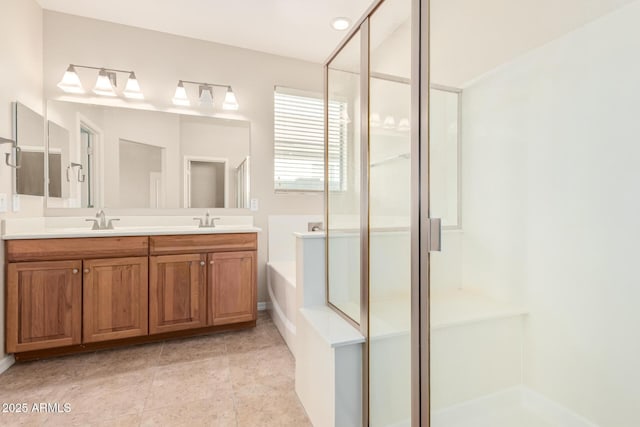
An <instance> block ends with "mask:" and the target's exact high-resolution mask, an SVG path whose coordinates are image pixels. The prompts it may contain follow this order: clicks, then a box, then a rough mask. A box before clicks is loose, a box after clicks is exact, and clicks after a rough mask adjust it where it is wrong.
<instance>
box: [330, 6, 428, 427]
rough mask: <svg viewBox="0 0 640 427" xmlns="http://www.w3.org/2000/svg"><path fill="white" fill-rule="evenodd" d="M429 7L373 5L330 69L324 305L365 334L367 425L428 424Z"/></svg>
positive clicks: (332, 62)
mask: <svg viewBox="0 0 640 427" xmlns="http://www.w3.org/2000/svg"><path fill="white" fill-rule="evenodd" d="M427 5H428V2H426V1H417V0H414V1H412V0H384V1H379V2H376V3H375V4H374V5H373V6H372V7H371V9H370V10H369V11H368V12H367V13H366V15H365V16H364V18H363V19H362V20H361V21H360V22H358V23H357V24H356V25H355V26H354V28H353V30H352V31H351V33H350V34H349V35H348V36H347V37H346V39H345V41H344V42H343V43H342V44H341V45H340V47H339V48H338V49H337V50H336V51H335V52H334V53H333V54H332V55H331V56H330V58H329V60H328V61H327V62H326V64H325V90H326V93H325V100H326V102H325V108H326V110H325V120H326V125H325V133H326V135H325V148H326V150H325V156H326V163H325V167H326V171H325V190H326V233H327V244H326V251H327V254H326V259H327V274H326V277H327V299H328V301H327V302H328V304H329V305H330V306H331V307H333V308H334V309H335V310H336V311H337V312H338V313H340V314H341V315H342V316H343V317H344V318H345V319H347V320H348V321H349V322H350V323H351V324H353V325H354V326H355V327H357V328H359V329H360V331H361V333H362V334H363V335H364V336H365V338H366V340H365V344H364V351H363V355H364V356H363V361H362V368H363V390H362V396H363V425H370V426H409V425H414V426H417V425H427V423H428V420H429V417H428V386H427V384H428V382H427V381H428V363H427V361H428V335H427V331H428V317H427V316H428V313H427V311H426V310H425V309H424V308H425V307H426V298H427V291H426V289H427V280H428V276H427V270H426V267H427V264H426V261H427V260H426V256H427V248H426V245H427V243H428V242H429V241H431V240H432V239H431V238H432V237H433V238H434V239H435V238H437V236H436V235H433V236H432V235H431V234H430V230H431V222H430V221H429V219H428V216H427V213H428V211H427V210H426V209H425V208H426V204H422V205H421V203H420V201H421V200H424V201H426V199H421V197H420V190H421V188H427V187H426V186H425V185H423V184H421V182H423V181H424V183H426V179H427V178H428V174H427V163H426V159H427V157H426V156H427V152H426V147H427V146H428V141H427V138H428V132H427V124H428V123H427V121H426V119H425V118H424V117H423V116H424V115H425V113H426V112H427V111H428V109H427V105H428V98H429V90H428V74H427V73H428V63H427V55H426V49H427V45H426V40H427V35H428V32H427V19H426V18H427V12H428V11H427ZM336 111H340V112H341V113H340V114H336V113H335V112H336ZM421 119H422V120H423V123H420V121H421ZM421 230H422V231H421ZM434 230H436V229H434ZM436 231H437V230H436ZM412 260H413V262H412ZM421 266H422V267H423V268H422V271H421ZM420 305H422V308H423V310H421V307H420Z"/></svg>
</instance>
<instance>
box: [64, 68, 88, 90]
mask: <svg viewBox="0 0 640 427" xmlns="http://www.w3.org/2000/svg"><path fill="white" fill-rule="evenodd" d="M58 87H59V88H60V89H62V90H63V91H65V92H67V93H76V94H81V93H84V88H83V87H82V83H81V82H80V77H78V73H76V68H75V67H74V66H73V65H69V67H68V68H67V71H65V72H64V76H62V80H60V83H58Z"/></svg>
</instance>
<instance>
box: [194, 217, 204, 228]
mask: <svg viewBox="0 0 640 427" xmlns="http://www.w3.org/2000/svg"><path fill="white" fill-rule="evenodd" d="M193 219H194V220H195V221H198V222H199V223H198V227H203V225H202V218H198V217H194V218H193Z"/></svg>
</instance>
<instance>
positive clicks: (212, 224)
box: [211, 218, 220, 227]
mask: <svg viewBox="0 0 640 427" xmlns="http://www.w3.org/2000/svg"><path fill="white" fill-rule="evenodd" d="M216 220H218V221H219V220H220V218H211V227H215V226H216Z"/></svg>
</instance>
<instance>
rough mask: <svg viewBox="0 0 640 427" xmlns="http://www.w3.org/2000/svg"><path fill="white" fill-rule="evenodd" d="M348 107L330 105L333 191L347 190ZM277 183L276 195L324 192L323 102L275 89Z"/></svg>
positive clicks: (331, 182) (275, 170)
mask: <svg viewBox="0 0 640 427" xmlns="http://www.w3.org/2000/svg"><path fill="white" fill-rule="evenodd" d="M346 108H347V104H346V103H345V102H337V101H332V102H331V103H330V104H329V123H330V125H329V144H330V145H333V146H334V149H332V150H331V151H330V152H331V153H336V154H333V155H334V156H336V158H335V159H332V162H331V163H332V164H335V165H337V166H336V167H334V168H332V169H333V170H330V171H329V186H330V188H331V190H333V191H344V190H345V188H346V165H347V144H346V142H347V121H346V120H341V118H342V117H346V116H347V114H346ZM274 145H275V146H274V183H275V189H276V191H324V102H323V100H322V97H321V96H320V95H313V94H308V93H302V92H299V91H293V90H291V89H285V88H281V87H276V90H275V93H274Z"/></svg>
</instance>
